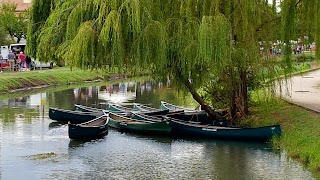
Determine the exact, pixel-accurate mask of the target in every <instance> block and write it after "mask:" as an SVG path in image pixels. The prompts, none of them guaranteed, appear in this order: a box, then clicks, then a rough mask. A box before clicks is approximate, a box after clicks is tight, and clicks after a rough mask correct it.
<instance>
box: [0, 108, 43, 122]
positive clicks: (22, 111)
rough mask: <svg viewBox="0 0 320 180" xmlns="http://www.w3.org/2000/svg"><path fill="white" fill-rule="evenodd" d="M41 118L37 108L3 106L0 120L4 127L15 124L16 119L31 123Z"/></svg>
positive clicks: (0, 110) (0, 111)
mask: <svg viewBox="0 0 320 180" xmlns="http://www.w3.org/2000/svg"><path fill="white" fill-rule="evenodd" d="M38 116H39V110H38V109H37V108H32V109H31V108H28V109H27V108H26V107H25V106H15V108H12V107H9V106H2V107H1V108H0V120H1V121H2V122H3V124H4V125H7V124H11V123H15V122H16V119H18V118H19V119H23V120H24V122H28V123H31V121H32V119H34V118H36V117H38Z"/></svg>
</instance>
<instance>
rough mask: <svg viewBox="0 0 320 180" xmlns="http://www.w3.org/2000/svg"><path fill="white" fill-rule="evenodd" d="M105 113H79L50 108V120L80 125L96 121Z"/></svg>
mask: <svg viewBox="0 0 320 180" xmlns="http://www.w3.org/2000/svg"><path fill="white" fill-rule="evenodd" d="M102 114H103V112H102V111H101V112H99V113H96V112H78V111H70V110H64V109H57V108H49V118H50V119H52V120H56V121H63V122H68V121H70V122H71V123H72V124H79V123H83V122H87V121H90V120H93V119H95V118H96V117H98V116H101V115H102Z"/></svg>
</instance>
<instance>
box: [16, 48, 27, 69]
mask: <svg viewBox="0 0 320 180" xmlns="http://www.w3.org/2000/svg"><path fill="white" fill-rule="evenodd" d="M18 59H20V60H19V61H20V67H19V69H21V68H25V62H26V61H25V60H26V55H25V54H23V52H22V51H21V52H20V54H18Z"/></svg>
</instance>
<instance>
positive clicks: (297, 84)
mask: <svg viewBox="0 0 320 180" xmlns="http://www.w3.org/2000/svg"><path fill="white" fill-rule="evenodd" d="M286 88H288V89H287V90H286ZM282 89H283V92H282V93H281V94H282V97H283V98H284V99H285V100H287V101H289V102H292V103H294V104H297V105H299V106H303V107H305V108H307V109H311V110H313V111H316V112H319V113H320V69H318V70H314V71H311V72H308V73H305V74H303V75H297V76H294V77H292V78H291V79H290V80H289V81H288V83H287V84H286V85H284V86H283V88H282Z"/></svg>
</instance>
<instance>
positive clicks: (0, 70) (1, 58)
mask: <svg viewBox="0 0 320 180" xmlns="http://www.w3.org/2000/svg"><path fill="white" fill-rule="evenodd" d="M2 61H3V57H2V54H0V73H2Z"/></svg>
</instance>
